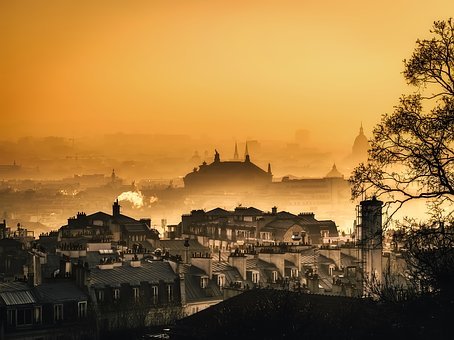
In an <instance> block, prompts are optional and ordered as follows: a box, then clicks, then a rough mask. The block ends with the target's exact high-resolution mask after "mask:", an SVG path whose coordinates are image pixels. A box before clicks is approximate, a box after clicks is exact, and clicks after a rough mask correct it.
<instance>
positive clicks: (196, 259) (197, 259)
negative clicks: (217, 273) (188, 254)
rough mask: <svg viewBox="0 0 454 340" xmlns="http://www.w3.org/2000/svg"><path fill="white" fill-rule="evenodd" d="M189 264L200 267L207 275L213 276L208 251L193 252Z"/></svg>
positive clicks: (211, 261)
mask: <svg viewBox="0 0 454 340" xmlns="http://www.w3.org/2000/svg"><path fill="white" fill-rule="evenodd" d="M191 264H192V265H193V266H195V267H197V268H200V269H202V270H203V271H204V272H205V273H206V274H207V275H208V277H209V278H210V280H211V278H212V277H213V259H212V258H211V254H209V253H205V254H203V253H194V254H193V255H192V258H191Z"/></svg>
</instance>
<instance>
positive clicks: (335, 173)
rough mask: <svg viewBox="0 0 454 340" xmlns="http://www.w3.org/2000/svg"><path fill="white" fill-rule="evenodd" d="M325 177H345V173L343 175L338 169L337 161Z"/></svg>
mask: <svg viewBox="0 0 454 340" xmlns="http://www.w3.org/2000/svg"><path fill="white" fill-rule="evenodd" d="M325 178H340V179H343V178H344V175H342V174H341V173H340V172H339V170H337V167H336V163H334V164H333V167H332V168H331V170H330V172H328V173H327V174H326V176H325Z"/></svg>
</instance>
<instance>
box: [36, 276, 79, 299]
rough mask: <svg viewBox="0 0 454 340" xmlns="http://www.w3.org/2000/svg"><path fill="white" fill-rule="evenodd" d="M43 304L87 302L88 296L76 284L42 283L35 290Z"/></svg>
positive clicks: (64, 282)
mask: <svg viewBox="0 0 454 340" xmlns="http://www.w3.org/2000/svg"><path fill="white" fill-rule="evenodd" d="M34 291H35V292H36V295H37V296H39V300H40V301H42V302H51V303H54V302H65V301H87V300H88V296H87V295H86V294H85V293H84V292H83V291H82V290H80V289H79V288H78V287H77V285H76V284H75V282H70V281H56V282H52V283H47V282H45V283H42V284H40V285H38V286H36V287H35V288H34Z"/></svg>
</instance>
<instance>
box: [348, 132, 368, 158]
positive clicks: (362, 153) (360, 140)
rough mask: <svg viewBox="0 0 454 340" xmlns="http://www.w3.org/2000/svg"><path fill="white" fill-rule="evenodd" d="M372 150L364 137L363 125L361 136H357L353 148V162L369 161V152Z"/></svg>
mask: <svg viewBox="0 0 454 340" xmlns="http://www.w3.org/2000/svg"><path fill="white" fill-rule="evenodd" d="M369 149H370V145H369V141H368V140H367V137H366V136H365V135H364V130H363V124H361V127H360V128H359V134H358V136H356V138H355V141H354V142H353V146H352V160H353V161H355V162H365V161H367V152H368V150H369Z"/></svg>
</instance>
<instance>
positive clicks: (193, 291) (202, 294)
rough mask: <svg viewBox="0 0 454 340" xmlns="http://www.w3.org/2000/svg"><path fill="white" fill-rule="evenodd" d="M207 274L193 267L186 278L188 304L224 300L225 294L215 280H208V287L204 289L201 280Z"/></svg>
mask: <svg viewBox="0 0 454 340" xmlns="http://www.w3.org/2000/svg"><path fill="white" fill-rule="evenodd" d="M205 275H206V273H205V272H204V271H203V270H201V269H200V268H197V267H195V266H191V267H190V268H189V270H188V271H187V273H186V274H185V276H184V279H185V292H186V300H187V301H188V302H195V301H206V300H222V298H223V294H222V292H221V290H220V289H219V287H218V285H217V284H216V283H215V282H214V280H212V279H209V280H208V286H207V287H206V288H202V287H201V285H200V279H201V277H202V276H205Z"/></svg>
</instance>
